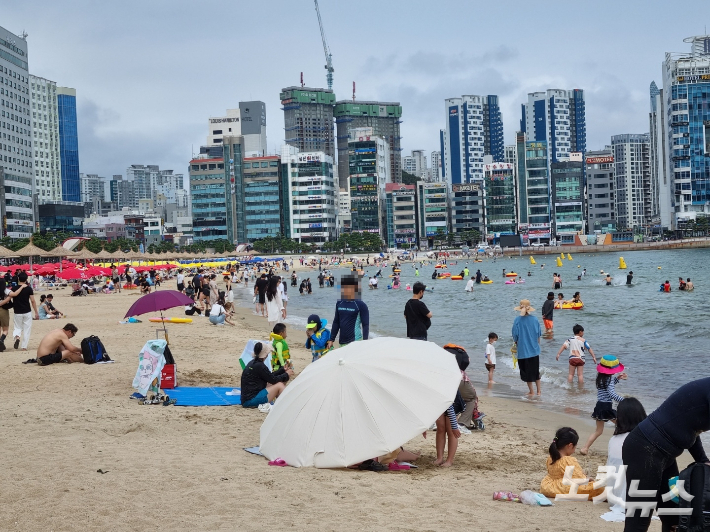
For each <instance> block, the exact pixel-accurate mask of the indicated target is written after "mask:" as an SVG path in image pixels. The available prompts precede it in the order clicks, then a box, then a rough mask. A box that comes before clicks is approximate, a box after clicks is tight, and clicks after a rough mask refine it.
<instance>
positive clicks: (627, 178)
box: [611, 133, 651, 230]
mask: <svg viewBox="0 0 710 532" xmlns="http://www.w3.org/2000/svg"><path fill="white" fill-rule="evenodd" d="M611 149H612V152H613V154H614V174H615V179H616V190H615V194H614V200H615V201H614V203H615V207H616V223H617V228H618V229H619V230H625V229H626V230H628V229H633V228H642V227H645V226H648V225H649V224H650V221H651V162H650V160H649V149H650V140H649V135H648V133H644V134H641V135H634V134H630V135H629V134H627V135H614V136H613V137H611Z"/></svg>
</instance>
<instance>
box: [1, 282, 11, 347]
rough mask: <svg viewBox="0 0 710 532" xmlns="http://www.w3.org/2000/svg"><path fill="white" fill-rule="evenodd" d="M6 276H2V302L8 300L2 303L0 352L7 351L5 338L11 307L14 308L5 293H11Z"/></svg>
mask: <svg viewBox="0 0 710 532" xmlns="http://www.w3.org/2000/svg"><path fill="white" fill-rule="evenodd" d="M6 277H7V276H6ZM6 277H0V302H1V301H6V303H5V304H4V305H0V352H2V351H5V338H7V333H8V328H9V327H10V309H11V308H12V299H11V298H10V296H8V295H6V293H5V292H6V291H7V293H8V294H9V293H10V291H9V289H8V288H9V287H8V286H7V281H6V280H5V279H6Z"/></svg>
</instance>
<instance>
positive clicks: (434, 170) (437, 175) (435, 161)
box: [430, 151, 442, 183]
mask: <svg viewBox="0 0 710 532" xmlns="http://www.w3.org/2000/svg"><path fill="white" fill-rule="evenodd" d="M430 157H431V172H430V178H431V180H432V181H433V182H434V183H438V182H439V181H441V180H442V178H441V152H440V151H433V152H431V156H430Z"/></svg>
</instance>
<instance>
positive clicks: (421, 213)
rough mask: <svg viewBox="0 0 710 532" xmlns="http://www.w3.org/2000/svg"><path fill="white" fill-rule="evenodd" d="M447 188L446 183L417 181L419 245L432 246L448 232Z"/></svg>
mask: <svg viewBox="0 0 710 532" xmlns="http://www.w3.org/2000/svg"><path fill="white" fill-rule="evenodd" d="M448 188H449V187H448V186H447V184H446V183H424V182H422V181H419V182H417V212H418V214H417V220H419V227H418V229H419V244H420V246H423V247H424V246H428V247H432V246H433V245H434V240H435V239H436V240H438V239H442V238H444V237H445V236H446V235H447V234H448V232H449V204H448V197H449V194H448Z"/></svg>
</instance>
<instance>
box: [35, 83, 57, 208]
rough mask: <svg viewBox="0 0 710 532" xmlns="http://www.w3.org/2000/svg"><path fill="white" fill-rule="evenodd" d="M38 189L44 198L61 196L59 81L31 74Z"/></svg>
mask: <svg viewBox="0 0 710 532" xmlns="http://www.w3.org/2000/svg"><path fill="white" fill-rule="evenodd" d="M30 92H31V94H32V98H31V99H32V140H33V143H34V148H35V149H34V173H35V193H36V194H37V198H38V199H39V200H40V201H42V200H44V201H58V200H61V199H62V167H61V156H60V151H59V113H58V110H57V84H56V83H55V82H54V81H50V80H48V79H45V78H40V77H38V76H33V75H31V74H30Z"/></svg>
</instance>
